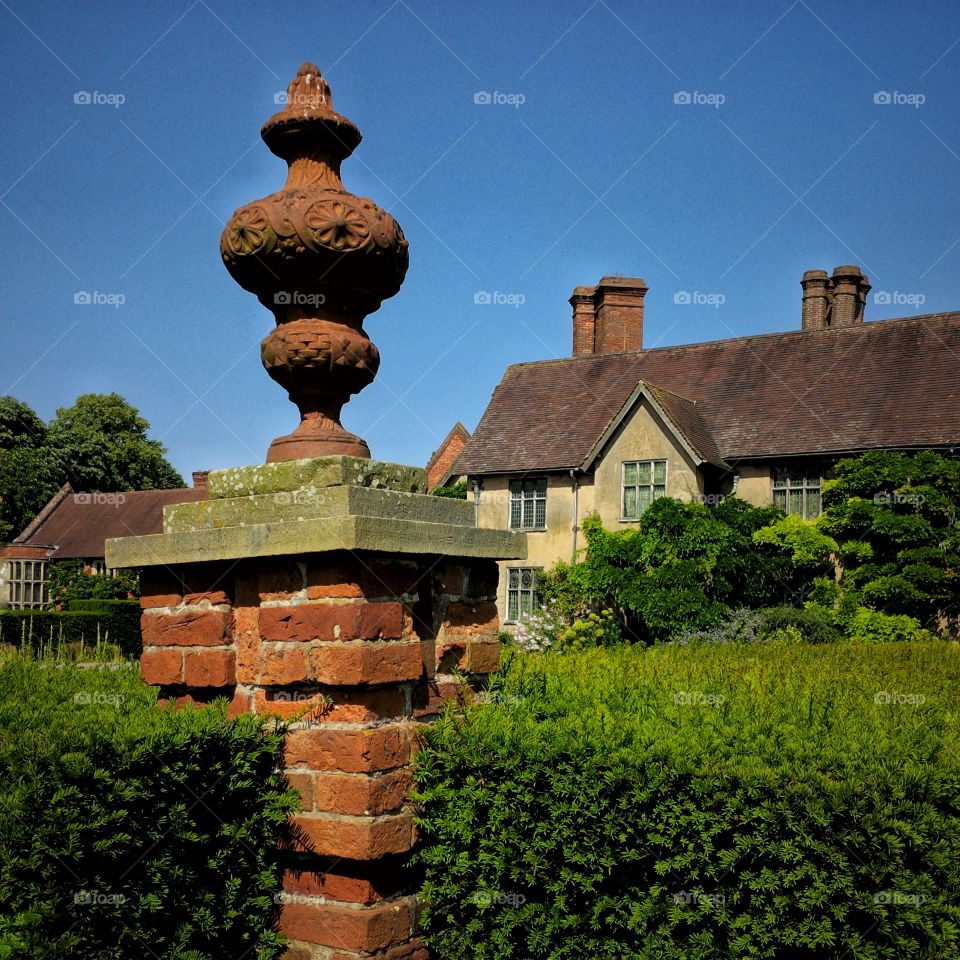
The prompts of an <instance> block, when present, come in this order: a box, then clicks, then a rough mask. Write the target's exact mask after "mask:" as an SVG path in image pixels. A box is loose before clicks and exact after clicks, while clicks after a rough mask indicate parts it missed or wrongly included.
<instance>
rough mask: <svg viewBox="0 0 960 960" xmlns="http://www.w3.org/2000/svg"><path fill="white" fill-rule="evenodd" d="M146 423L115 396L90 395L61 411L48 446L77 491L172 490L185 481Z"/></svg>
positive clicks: (136, 412) (131, 408) (134, 409)
mask: <svg viewBox="0 0 960 960" xmlns="http://www.w3.org/2000/svg"><path fill="white" fill-rule="evenodd" d="M149 428H150V424H149V423H147V421H146V420H144V419H143V417H141V416H140V413H139V412H138V410H137V409H136V407H133V406H131V405H130V404H129V403H127V401H126V400H124V399H123V397H121V396H120V395H119V394H117V393H111V394H96V393H86V394H83V395H82V396H80V397H77V402H76V403H75V404H74V405H73V406H72V407H61V408H60V409H58V410H57V415H56V417H55V418H54V420H53V422H52V423H51V424H50V431H49V436H50V444H51V446H52V447H54V448H55V449H56V450H57V451H58V452H59V454H60V456H61V458H62V460H63V463H64V467H65V469H66V472H67V478H68V479H69V480H70V483H71V484H72V485H73V488H74V489H75V490H83V491H110V490H170V489H173V488H175V487H182V486H183V478H182V477H181V476H180V474H179V473H177V471H176V470H174V468H173V467H172V466H171V465H170V464H169V463H168V462H167V460H166V457H165V456H164V454H165V453H166V450H165V449H164V447H163V445H162V444H161V443H160V442H159V441H158V440H151V439H149V438H148V437H147V430H149Z"/></svg>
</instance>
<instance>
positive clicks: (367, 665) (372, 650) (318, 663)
mask: <svg viewBox="0 0 960 960" xmlns="http://www.w3.org/2000/svg"><path fill="white" fill-rule="evenodd" d="M310 657H311V663H312V666H313V676H314V678H315V679H316V681H317V683H322V684H328V685H330V686H344V685H352V684H361V683H402V682H403V681H405V680H417V679H419V677H420V676H421V674H422V673H423V656H422V654H421V653H420V643H419V641H416V640H414V641H394V642H392V643H389V642H388V643H371V642H367V641H363V642H361V643H351V644H341V643H325V644H322V645H320V646H317V647H314V648H313V649H312V650H311V651H310Z"/></svg>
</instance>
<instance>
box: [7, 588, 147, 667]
mask: <svg viewBox="0 0 960 960" xmlns="http://www.w3.org/2000/svg"><path fill="white" fill-rule="evenodd" d="M0 643H5V644H10V645H12V646H15V647H30V648H33V649H34V650H39V649H49V648H56V647H59V646H61V645H63V644H84V645H85V646H88V647H94V646H96V645H97V644H98V643H110V644H113V645H115V646H116V647H118V648H119V650H120V651H121V653H122V654H123V655H124V656H127V657H139V656H140V654H141V652H142V651H143V642H142V640H141V637H140V603H139V601H137V600H73V601H71V602H70V607H69V609H67V610H0Z"/></svg>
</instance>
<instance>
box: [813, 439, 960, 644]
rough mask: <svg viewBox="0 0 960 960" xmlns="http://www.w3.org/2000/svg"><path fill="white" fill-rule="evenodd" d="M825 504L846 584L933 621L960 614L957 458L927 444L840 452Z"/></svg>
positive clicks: (870, 603) (890, 608)
mask: <svg viewBox="0 0 960 960" xmlns="http://www.w3.org/2000/svg"><path fill="white" fill-rule="evenodd" d="M823 504H824V512H823V517H822V518H821V520H820V523H819V526H820V529H821V530H822V531H823V532H824V533H827V534H829V535H830V536H832V537H833V538H834V539H835V540H836V541H837V542H838V544H839V548H840V549H839V558H840V565H841V567H842V568H843V587H844V589H845V590H846V591H847V592H849V593H854V594H856V595H857V597H858V598H859V599H860V601H861V602H862V603H863V604H864V605H865V606H867V607H868V608H870V609H873V610H877V611H880V612H882V613H888V614H909V615H910V616H914V617H916V618H917V619H918V620H920V622H921V623H923V624H925V625H927V626H930V627H935V626H936V625H937V621H938V620H939V619H940V618H941V617H946V618H947V619H948V620H954V621H955V620H956V619H957V617H958V616H960V527H958V519H960V517H958V514H960V462H958V461H957V460H951V459H948V458H947V457H943V456H940V455H939V454H936V453H932V452H930V451H924V452H922V453H917V454H913V455H910V454H904V453H894V452H889V451H872V452H870V453H865V454H863V455H862V456H859V457H856V458H851V459H848V460H841V461H840V462H839V463H838V464H837V465H836V467H835V468H834V472H833V478H832V479H831V480H828V481H827V482H826V483H825V484H824V488H823Z"/></svg>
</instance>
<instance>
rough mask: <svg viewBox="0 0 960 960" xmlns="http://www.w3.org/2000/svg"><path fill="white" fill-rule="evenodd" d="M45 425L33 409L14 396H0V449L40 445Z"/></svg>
mask: <svg viewBox="0 0 960 960" xmlns="http://www.w3.org/2000/svg"><path fill="white" fill-rule="evenodd" d="M46 440H47V426H46V424H45V423H44V422H43V421H42V420H41V419H40V418H39V417H38V416H37V415H36V413H35V412H34V411H33V409H32V408H31V407H30V406H29V405H27V404H26V403H23V401H21V400H17V399H16V398H15V397H0V451H3V450H11V449H13V448H14V447H41V446H43V445H44V443H46Z"/></svg>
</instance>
